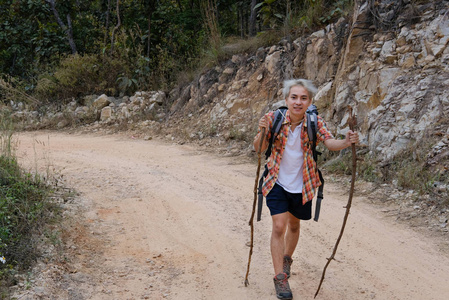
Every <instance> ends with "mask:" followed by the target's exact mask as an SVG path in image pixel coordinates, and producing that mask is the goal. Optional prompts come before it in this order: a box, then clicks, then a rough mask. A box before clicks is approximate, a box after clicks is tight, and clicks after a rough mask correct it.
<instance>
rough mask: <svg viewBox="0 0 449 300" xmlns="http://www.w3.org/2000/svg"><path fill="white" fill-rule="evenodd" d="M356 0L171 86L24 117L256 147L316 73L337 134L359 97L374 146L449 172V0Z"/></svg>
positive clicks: (386, 157)
mask: <svg viewBox="0 0 449 300" xmlns="http://www.w3.org/2000/svg"><path fill="white" fill-rule="evenodd" d="M355 2H356V5H355V8H354V13H353V16H352V18H348V19H341V20H339V21H338V22H336V23H335V24H332V25H329V26H327V27H326V28H325V29H323V30H320V31H317V32H314V33H312V34H310V35H307V36H302V37H300V38H298V39H296V40H289V39H283V40H281V41H280V42H279V43H278V44H277V45H273V46H271V47H266V48H260V49H258V50H257V51H256V52H255V53H246V54H239V55H234V56H233V57H232V59H230V60H228V61H226V62H224V63H223V64H222V65H219V66H216V67H214V68H212V69H209V70H207V71H205V72H203V73H202V74H201V75H200V76H198V77H197V78H196V79H195V80H194V81H193V82H190V83H188V84H186V85H183V86H178V87H177V88H175V89H174V90H172V91H171V92H170V93H168V95H166V94H165V93H163V92H150V93H145V92H140V93H136V95H134V96H133V97H129V98H128V97H126V98H123V99H114V98H111V97H109V98H108V97H106V96H102V97H100V98H99V99H97V100H96V101H93V100H94V99H85V100H84V104H85V106H78V105H77V102H72V103H71V104H70V105H69V106H68V107H66V108H65V110H64V111H63V112H60V113H58V114H52V115H51V116H49V115H47V116H42V114H39V113H38V112H28V113H27V112H26V111H25V112H24V111H23V109H21V108H20V107H17V105H16V107H15V109H16V110H19V111H18V112H15V113H14V116H15V117H16V119H18V120H22V121H24V122H27V123H28V124H34V125H39V124H41V125H42V124H44V125H45V124H46V123H49V122H51V121H49V119H51V118H52V119H56V120H57V122H54V121H53V124H55V125H57V126H58V127H64V126H65V125H67V119H70V120H71V122H72V123H80V122H81V123H83V121H86V122H87V121H90V122H92V121H94V123H91V124H93V125H91V126H93V127H94V128H97V127H102V126H103V125H109V126H112V127H114V126H115V127H120V124H126V125H127V127H128V128H129V127H130V126H131V127H132V128H134V129H137V130H141V131H144V132H146V133H145V134H146V135H151V134H156V133H157V134H161V135H162V136H165V137H169V138H171V139H179V140H189V141H199V143H201V144H215V145H221V146H222V147H224V149H225V151H227V152H231V153H233V152H241V150H242V149H244V151H247V152H251V151H252V146H251V141H252V137H253V136H254V134H255V132H256V130H257V122H258V120H259V118H260V117H261V116H262V115H263V114H264V113H265V112H267V111H268V110H270V109H273V108H274V107H275V106H277V105H280V104H281V103H282V101H283V99H281V98H282V97H281V88H282V82H283V80H285V79H290V78H307V79H310V80H312V81H313V82H314V83H315V84H316V86H317V87H318V88H319V93H318V94H317V96H316V99H315V100H314V101H315V104H316V105H317V106H318V108H319V111H320V114H321V115H322V116H323V117H324V118H325V119H326V120H327V122H328V125H329V126H330V128H331V129H332V131H333V132H334V134H336V135H344V134H345V133H346V131H347V130H348V125H347V117H348V113H347V107H348V105H350V106H352V107H353V108H354V110H355V112H356V115H357V117H358V124H359V126H358V127H359V128H358V129H359V132H360V134H361V137H362V142H363V144H365V145H366V148H365V150H366V151H365V152H367V153H369V154H371V155H372V156H373V157H377V158H380V159H379V160H380V163H382V164H388V162H389V161H391V160H392V159H394V158H395V156H396V155H398V154H400V153H401V152H403V151H405V150H410V151H408V153H411V155H415V152H414V151H415V150H416V149H421V150H422V149H424V151H425V154H426V160H427V164H428V165H429V166H434V168H435V169H436V170H437V171H438V172H440V174H442V175H444V174H447V173H448V171H447V170H448V169H449V159H448V158H449V97H448V96H449V89H448V87H449V66H448V63H449V47H448V43H449V2H448V1H406V0H403V1H391V0H378V1H372V0H368V1H355ZM13 106H14V105H13ZM139 116H140V118H139ZM49 117H50V118H49ZM142 119H147V120H145V121H142ZM95 120H96V121H95ZM236 145H237V146H236ZM245 149H246V150H245ZM421 152H422V151H421Z"/></svg>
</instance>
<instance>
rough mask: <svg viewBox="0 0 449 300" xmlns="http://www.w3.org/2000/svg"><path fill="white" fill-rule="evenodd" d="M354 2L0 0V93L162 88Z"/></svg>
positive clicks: (334, 15)
mask: <svg viewBox="0 0 449 300" xmlns="http://www.w3.org/2000/svg"><path fill="white" fill-rule="evenodd" d="M352 3H353V0H339V1H330V0H306V1H290V0H289V1H284V0H263V1H262V0H252V1H230V0H176V1H175V0H158V1H156V0H121V1H114V0H94V1H87V0H69V1H60V0H19V1H17V0H1V1H0V11H1V12H2V14H1V15H0V80H2V81H3V83H4V84H2V90H0V101H3V102H6V101H5V93H7V90H6V89H5V88H4V86H6V85H7V86H9V87H12V88H15V89H17V90H20V91H21V93H22V95H21V98H23V97H29V98H30V99H33V101H35V100H37V99H39V100H38V101H39V102H56V103H61V102H63V103H64V102H67V101H71V99H72V98H75V99H81V98H82V97H83V96H85V95H88V94H95V93H96V94H100V93H107V94H108V95H111V96H118V95H120V94H128V95H129V94H131V93H133V92H134V91H136V90H155V89H169V88H170V87H172V85H174V84H176V83H177V82H179V80H181V81H183V80H191V78H192V77H194V76H196V75H195V74H196V73H198V72H200V71H201V70H203V68H204V67H207V66H211V65H212V64H216V63H218V62H220V61H222V60H224V59H227V58H229V57H230V56H231V55H232V54H235V53H241V52H247V51H254V50H255V49H257V47H260V46H264V45H269V44H272V43H273V42H276V41H277V40H278V39H279V37H280V36H290V37H292V35H298V34H301V33H303V32H304V31H305V30H306V31H307V30H315V29H316V28H318V27H320V26H323V25H326V24H328V23H330V22H334V21H336V20H337V19H338V18H339V17H341V16H346V15H347V14H348V12H349V11H350V10H351V8H352ZM186 74H187V75H186ZM30 99H28V100H30ZM15 100H16V101H21V100H19V99H15Z"/></svg>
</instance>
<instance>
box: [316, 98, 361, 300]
mask: <svg viewBox="0 0 449 300" xmlns="http://www.w3.org/2000/svg"><path fill="white" fill-rule="evenodd" d="M348 123H349V129H351V130H352V131H354V127H355V126H356V125H357V119H356V117H355V115H353V113H352V107H350V106H349V119H348ZM351 150H352V177H351V189H350V191H349V199H348V203H347V204H346V213H345V217H344V219H343V225H342V226H341V230H340V235H339V236H338V239H337V242H336V243H335V246H334V250H333V251H332V255H331V256H330V257H329V258H328V259H327V263H326V265H325V266H324V269H323V274H321V280H320V284H319V286H318V289H317V290H316V293H315V296H314V298H316V296H317V295H318V293H319V292H320V288H321V284H322V283H323V280H324V275H325V274H326V269H327V266H329V264H330V262H331V261H332V260H333V259H334V257H335V253H337V248H338V244H340V240H341V237H342V236H343V232H344V230H345V226H346V221H347V220H348V216H349V210H350V209H351V204H352V196H353V195H354V185H355V174H356V170H357V157H356V153H355V144H354V143H352V144H351Z"/></svg>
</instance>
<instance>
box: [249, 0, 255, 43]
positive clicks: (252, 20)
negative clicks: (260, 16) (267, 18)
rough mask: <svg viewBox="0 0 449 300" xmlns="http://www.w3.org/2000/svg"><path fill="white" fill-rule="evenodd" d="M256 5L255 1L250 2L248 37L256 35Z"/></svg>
mask: <svg viewBox="0 0 449 300" xmlns="http://www.w3.org/2000/svg"><path fill="white" fill-rule="evenodd" d="M256 4H257V0H251V13H250V15H249V36H255V35H256V11H255V9H254V7H255V6H256Z"/></svg>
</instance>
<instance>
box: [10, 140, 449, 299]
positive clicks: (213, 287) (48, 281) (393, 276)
mask: <svg viewBox="0 0 449 300" xmlns="http://www.w3.org/2000/svg"><path fill="white" fill-rule="evenodd" d="M19 140H20V143H19V149H18V153H17V154H18V156H19V160H20V162H22V163H23V164H24V165H26V166H28V167H30V168H35V166H36V165H38V168H39V169H40V170H41V171H45V169H46V168H47V169H48V167H49V166H51V167H52V168H53V167H54V169H55V170H56V172H58V173H60V174H61V175H63V177H64V178H65V180H66V182H67V183H68V184H69V185H70V186H72V187H73V188H75V189H76V190H77V191H78V192H79V193H80V195H79V196H78V197H77V198H76V199H75V201H76V203H78V204H79V205H80V206H81V207H82V211H81V215H79V216H78V217H77V218H76V219H75V221H74V223H73V225H72V226H71V228H69V229H70V230H69V231H70V233H69V234H68V235H69V236H68V237H66V238H67V239H68V241H69V245H68V248H67V251H69V252H68V253H67V254H66V256H67V263H66V264H65V265H64V266H59V267H58V266H57V265H52V264H51V263H50V264H48V266H47V267H45V268H44V269H43V270H42V272H41V273H40V275H36V278H35V285H36V286H35V287H34V288H33V289H31V290H30V291H29V295H30V296H32V297H35V298H36V299H276V296H275V294H274V288H273V282H272V277H273V275H274V274H273V270H272V265H271V258H270V252H269V237H270V230H271V220H270V217H269V214H268V210H267V209H266V207H265V208H264V214H263V216H262V221H261V222H258V223H256V224H255V247H254V253H253V258H252V265H251V273H250V277H249V281H250V285H249V286H248V287H245V286H244V285H243V281H244V276H245V272H246V263H247V259H248V251H249V248H248V247H247V246H246V243H247V242H248V241H249V237H250V228H249V226H248V219H249V216H250V212H251V205H252V201H253V186H254V177H255V170H256V166H255V165H254V164H252V163H248V162H247V161H244V160H243V159H236V158H231V157H219V156H217V155H214V154H208V153H204V152H200V151H198V150H196V149H194V148H193V147H192V146H187V145H175V144H170V143H166V142H162V141H158V140H150V141H144V140H140V139H133V138H131V137H130V136H125V135H121V136H119V135H109V136H99V135H86V134H84V135H81V134H64V133H53V132H50V133H49V132H38V133H26V134H21V135H20V136H19ZM347 192H348V186H336V185H335V184H327V186H326V188H325V200H324V201H325V202H324V203H323V207H322V211H321V219H320V221H319V222H318V223H316V222H313V221H308V222H303V223H302V227H301V238H300V241H299V245H298V249H297V250H296V252H295V254H294V256H293V259H294V263H293V266H292V268H293V269H292V270H293V275H292V276H291V279H290V285H291V288H292V290H293V295H294V298H295V299H313V295H314V293H315V291H316V288H317V286H318V283H319V279H320V276H321V271H322V268H323V267H324V264H325V263H326V257H328V256H329V255H330V253H331V251H332V248H333V246H334V243H335V240H336V238H337V236H338V232H339V230H340V226H341V221H342V219H343V215H344V211H345V209H344V205H345V203H346V201H347ZM336 259H337V261H334V262H332V263H331V265H330V266H329V268H328V271H327V275H326V279H325V281H324V284H323V286H322V289H321V292H320V294H319V296H318V297H317V299H326V300H342V299H350V300H352V299H382V300H385V299H388V300H392V299H401V300H410V299H422V300H443V299H447V296H448V295H449V255H448V253H444V252H442V251H441V250H439V248H438V241H437V240H436V239H434V238H432V237H430V236H425V235H423V234H422V233H420V232H416V231H414V230H412V229H410V228H409V227H407V226H404V224H397V223H395V221H394V219H393V218H390V217H388V216H386V214H385V213H382V212H381V208H379V207H375V206H372V205H370V204H369V203H368V201H366V199H364V198H363V197H358V196H357V195H356V197H355V199H354V201H353V207H352V210H351V215H350V217H349V221H348V224H347V227H346V231H345V235H344V237H343V240H342V242H341V244H340V248H339V250H338V253H337V256H336Z"/></svg>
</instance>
